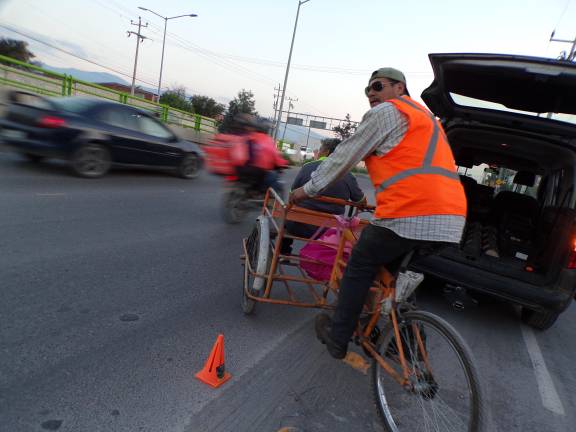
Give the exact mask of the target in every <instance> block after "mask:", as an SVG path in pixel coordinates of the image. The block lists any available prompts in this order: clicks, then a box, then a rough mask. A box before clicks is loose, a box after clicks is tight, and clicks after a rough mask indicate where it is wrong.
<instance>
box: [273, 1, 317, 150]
mask: <svg viewBox="0 0 576 432" xmlns="http://www.w3.org/2000/svg"><path fill="white" fill-rule="evenodd" d="M309 1H310V0H298V10H297V11H296V21H295V22H294V33H292V43H291V44H290V54H288V64H287V65H286V75H284V88H283V89H282V98H281V99H280V111H278V120H277V121H276V128H275V129H274V141H276V138H277V137H278V128H279V127H280V120H281V119H282V108H283V106H284V96H285V95H286V84H288V72H290V61H291V60H292V48H294V37H295V36H296V26H297V25H298V16H299V15H300V6H302V5H303V4H304V3H308V2H309Z"/></svg>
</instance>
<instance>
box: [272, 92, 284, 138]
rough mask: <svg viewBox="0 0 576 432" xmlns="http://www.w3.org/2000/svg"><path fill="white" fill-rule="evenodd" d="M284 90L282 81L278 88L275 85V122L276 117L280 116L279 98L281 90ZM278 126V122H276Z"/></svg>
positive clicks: (273, 106) (273, 105)
mask: <svg viewBox="0 0 576 432" xmlns="http://www.w3.org/2000/svg"><path fill="white" fill-rule="evenodd" d="M281 91H282V87H280V83H278V88H276V87H274V103H273V104H272V108H274V123H276V117H278V98H279V97H280V92H281ZM274 127H276V124H274Z"/></svg>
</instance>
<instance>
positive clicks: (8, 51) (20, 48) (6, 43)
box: [0, 38, 36, 63]
mask: <svg viewBox="0 0 576 432" xmlns="http://www.w3.org/2000/svg"><path fill="white" fill-rule="evenodd" d="M0 54H1V55H4V56H7V57H12V58H14V59H16V60H20V61H21V62H24V63H30V60H32V59H33V58H34V57H36V56H35V55H34V54H33V53H32V52H30V51H29V50H28V42H24V41H21V40H15V39H8V38H1V39H0Z"/></svg>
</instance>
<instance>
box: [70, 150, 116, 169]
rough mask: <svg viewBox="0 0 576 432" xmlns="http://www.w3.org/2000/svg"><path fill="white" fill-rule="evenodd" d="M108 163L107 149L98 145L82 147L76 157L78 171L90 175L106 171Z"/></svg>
mask: <svg viewBox="0 0 576 432" xmlns="http://www.w3.org/2000/svg"><path fill="white" fill-rule="evenodd" d="M107 165H108V164H107V159H106V152H105V150H104V149H101V148H97V147H89V148H85V149H82V150H81V151H80V153H79V154H78V157H77V159H76V167H77V168H78V171H80V172H81V173H83V174H88V175H100V174H103V173H105V172H106V169H107Z"/></svg>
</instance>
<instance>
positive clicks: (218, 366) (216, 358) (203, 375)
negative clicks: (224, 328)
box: [196, 335, 232, 388]
mask: <svg viewBox="0 0 576 432" xmlns="http://www.w3.org/2000/svg"><path fill="white" fill-rule="evenodd" d="M231 377H232V376H231V375H230V374H229V373H228V372H226V369H225V368H224V335H218V338H217V339H216V343H215V344H214V347H213V348H212V352H211V353H210V357H208V360H206V364H205V365H204V368H203V369H202V370H201V371H200V372H198V373H197V374H196V378H198V379H199V380H200V381H202V382H205V383H206V384H208V385H211V386H212V387H215V388H216V387H220V386H221V385H222V384H224V383H225V382H226V381H228V380H229V379H230V378H231Z"/></svg>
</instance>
